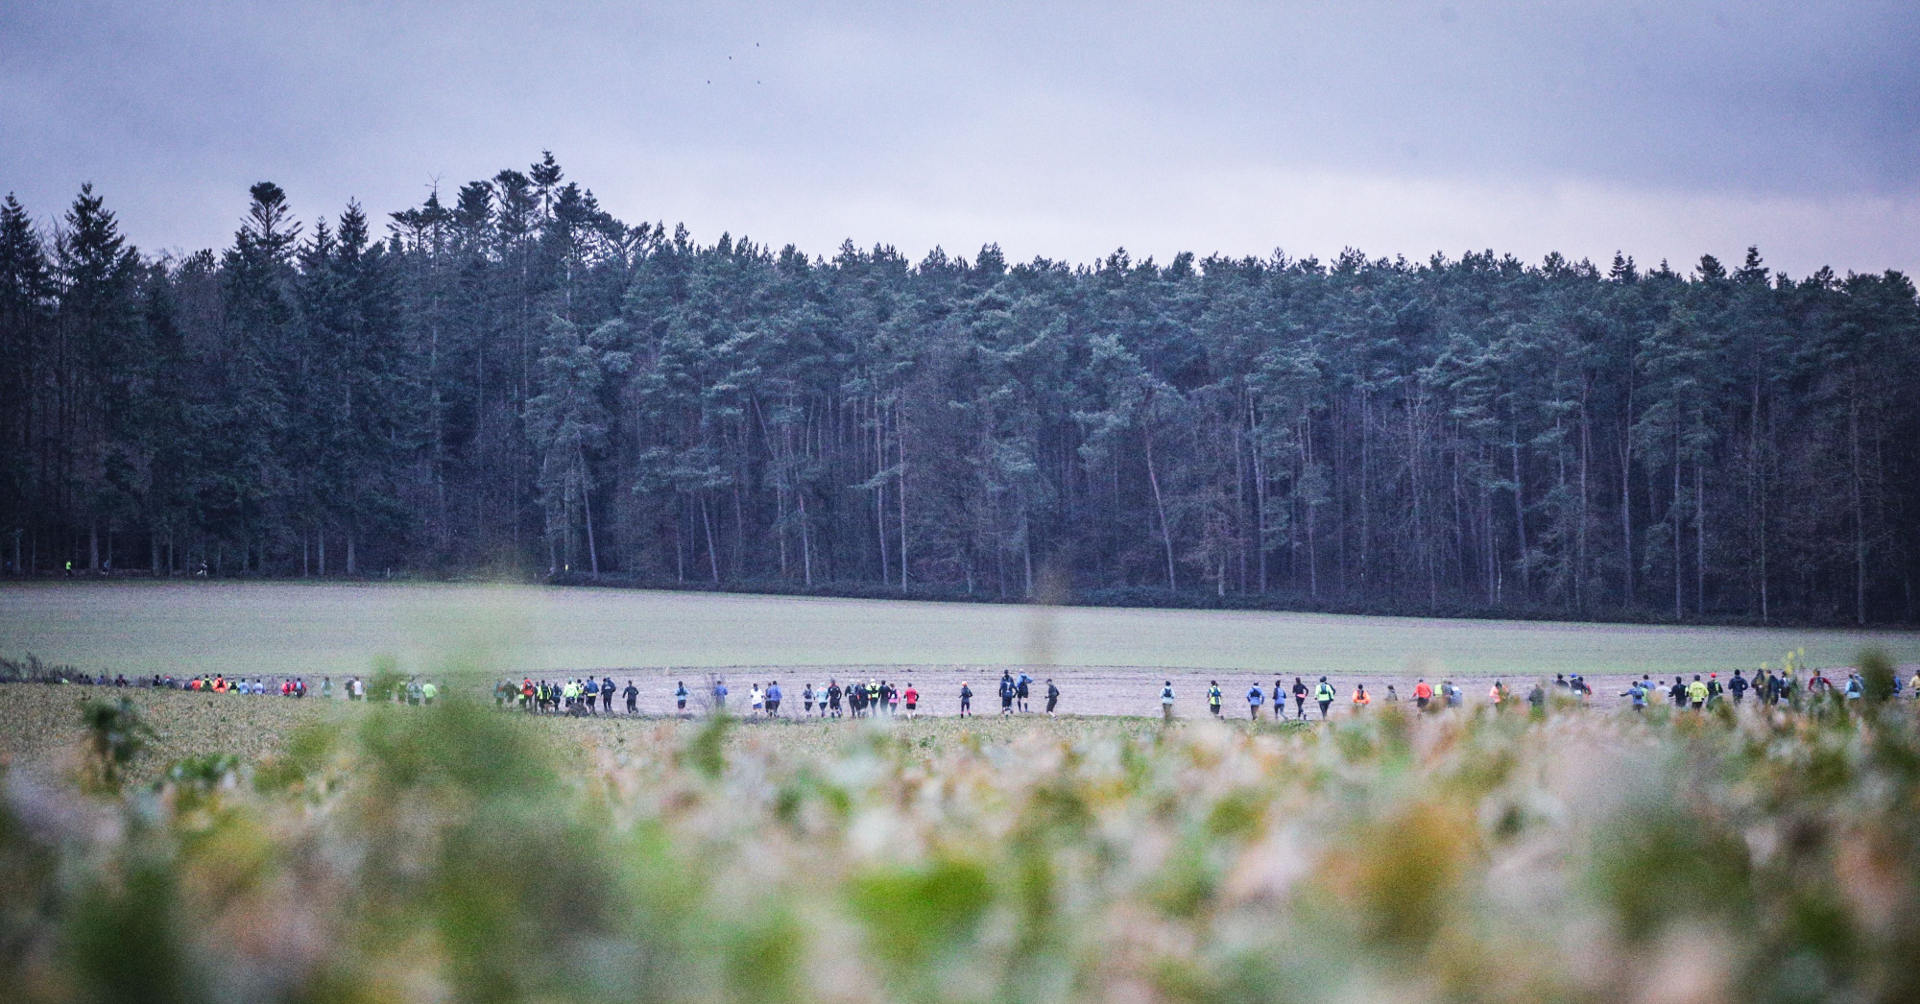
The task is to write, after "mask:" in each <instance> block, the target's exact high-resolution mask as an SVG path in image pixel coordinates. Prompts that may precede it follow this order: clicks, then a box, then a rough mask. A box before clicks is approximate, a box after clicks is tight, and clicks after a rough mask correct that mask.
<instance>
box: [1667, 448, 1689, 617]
mask: <svg viewBox="0 0 1920 1004" xmlns="http://www.w3.org/2000/svg"><path fill="white" fill-rule="evenodd" d="M1667 508H1668V510H1669V512H1670V513H1671V514H1672V517H1673V518H1672V519H1671V520H1670V522H1672V523H1673V619H1674V620H1676V621H1679V620H1685V619H1686V616H1687V615H1686V610H1685V608H1684V607H1683V606H1682V597H1683V596H1684V594H1685V592H1686V590H1685V589H1684V588H1683V587H1682V583H1684V582H1686V579H1687V570H1686V567H1685V565H1684V564H1683V563H1682V561H1681V557H1680V556H1681V548H1680V543H1681V537H1682V535H1681V530H1682V524H1681V523H1680V423H1679V422H1677V421H1676V422H1675V423H1674V425H1673V501H1672V502H1671V503H1669V504H1668V507H1667Z"/></svg>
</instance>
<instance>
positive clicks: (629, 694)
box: [622, 680, 640, 715]
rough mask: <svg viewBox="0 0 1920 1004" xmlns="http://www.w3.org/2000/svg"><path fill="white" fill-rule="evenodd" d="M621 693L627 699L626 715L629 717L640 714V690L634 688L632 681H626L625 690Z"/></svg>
mask: <svg viewBox="0 0 1920 1004" xmlns="http://www.w3.org/2000/svg"><path fill="white" fill-rule="evenodd" d="M622 693H624V694H625V695H626V698H627V714H629V715H637V714H639V713H640V688H639V687H636V686H634V685H633V681H632V680H628V681H627V689H626V690H624V691H622Z"/></svg>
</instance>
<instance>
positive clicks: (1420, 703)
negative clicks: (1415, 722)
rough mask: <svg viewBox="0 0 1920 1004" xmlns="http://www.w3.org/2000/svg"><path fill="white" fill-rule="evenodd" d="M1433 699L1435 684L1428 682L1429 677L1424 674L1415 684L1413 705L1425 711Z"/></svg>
mask: <svg viewBox="0 0 1920 1004" xmlns="http://www.w3.org/2000/svg"><path fill="white" fill-rule="evenodd" d="M1432 701H1433V685H1432V684H1430V683H1428V682H1427V678H1426V677H1424V676H1423V677H1421V678H1420V682H1419V683H1416V684H1414V685H1413V706H1414V707H1416V708H1419V709H1420V710H1421V711H1425V710H1427V705H1428V704H1430V703H1432Z"/></svg>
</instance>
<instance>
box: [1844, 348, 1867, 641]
mask: <svg viewBox="0 0 1920 1004" xmlns="http://www.w3.org/2000/svg"><path fill="white" fill-rule="evenodd" d="M1849 390H1850V394H1849V398H1850V399H1849V401H1848V402H1847V451H1848V456H1849V465H1850V470H1851V474H1852V476H1851V477H1850V478H1849V479H1848V480H1849V485H1848V488H1849V495H1850V496H1851V498H1850V502H1851V503H1852V506H1853V621H1854V623H1855V624H1865V623H1866V622H1867V514H1866V505H1865V494H1866V493H1865V492H1864V491H1863V490H1862V488H1861V484H1860V481H1861V475H1860V393H1859V390H1858V387H1857V378H1856V384H1855V386H1854V387H1852V388H1849Z"/></svg>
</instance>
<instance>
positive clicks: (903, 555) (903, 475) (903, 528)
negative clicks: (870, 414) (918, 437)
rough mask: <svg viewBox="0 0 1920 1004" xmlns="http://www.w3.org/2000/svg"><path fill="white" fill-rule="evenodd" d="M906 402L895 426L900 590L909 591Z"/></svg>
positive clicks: (898, 407) (898, 410) (899, 409)
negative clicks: (897, 456)
mask: <svg viewBox="0 0 1920 1004" xmlns="http://www.w3.org/2000/svg"><path fill="white" fill-rule="evenodd" d="M905 409H906V405H905V404H904V403H902V404H898V405H895V411H894V426H895V428H896V429H897V432H896V435H897V437H898V439H899V444H900V486H899V497H900V592H902V593H905V592H906V591H907V416H906V412H905Z"/></svg>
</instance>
